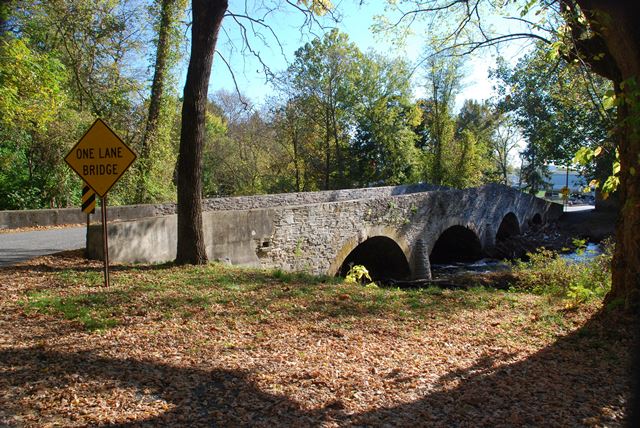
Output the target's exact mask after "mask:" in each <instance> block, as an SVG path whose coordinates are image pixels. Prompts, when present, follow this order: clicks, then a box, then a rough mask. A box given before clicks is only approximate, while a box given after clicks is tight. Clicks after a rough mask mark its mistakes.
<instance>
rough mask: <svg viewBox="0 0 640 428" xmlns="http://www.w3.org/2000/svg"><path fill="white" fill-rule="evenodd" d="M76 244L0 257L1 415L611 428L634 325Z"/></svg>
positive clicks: (616, 318)
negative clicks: (136, 257) (111, 263)
mask: <svg viewBox="0 0 640 428" xmlns="http://www.w3.org/2000/svg"><path fill="white" fill-rule="evenodd" d="M100 275H101V271H100V264H99V263H98V262H91V261H87V260H85V259H83V258H82V257H81V255H80V254H79V253H78V252H65V253H60V254H57V255H53V256H46V257H41V258H39V259H35V260H32V261H29V262H25V263H22V264H20V265H17V266H12V267H7V268H1V269H0V292H1V297H0V426H5V425H6V426H18V427H22V426H24V427H48V426H70V427H72V426H217V425H221V426H265V427H267V426H274V425H275V426H323V427H337V426H460V427H465V426H487V427H496V426H607V427H609V426H623V425H624V418H625V415H626V413H627V412H628V407H629V405H630V403H629V402H630V398H629V397H630V389H631V380H630V376H629V374H630V372H631V362H630V355H629V350H630V349H631V348H632V344H633V343H634V342H633V341H634V340H636V339H637V338H636V336H635V334H636V329H634V328H633V323H632V320H630V319H627V318H625V317H624V316H621V315H611V314H606V313H605V312H604V311H602V310H600V305H601V304H600V303H598V302H594V303H592V304H586V305H583V306H580V307H578V308H574V309H572V310H566V309H565V308H564V307H563V305H562V303H561V302H553V301H549V299H547V298H546V297H544V296H534V295H530V294H524V293H508V292H504V291H496V290H490V289H480V290H475V291H452V290H431V289H430V290H398V289H373V288H364V287H358V286H355V285H345V284H341V283H337V282H336V281H335V280H332V279H326V278H325V279H322V278H311V277H308V276H305V275H287V276H284V275H282V274H280V273H278V274H276V273H270V272H265V271H257V270H247V269H238V268H233V267H229V266H224V265H221V264H211V265H208V266H204V267H187V268H181V267H176V266H173V265H159V266H155V265H150V266H146V265H132V266H115V267H114V268H113V272H112V283H113V284H112V287H111V288H110V289H108V290H107V289H104V288H103V287H102V286H101V283H100V278H101V277H100Z"/></svg>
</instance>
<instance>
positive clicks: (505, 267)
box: [431, 242, 602, 279]
mask: <svg viewBox="0 0 640 428" xmlns="http://www.w3.org/2000/svg"><path fill="white" fill-rule="evenodd" d="M600 254H602V249H601V248H600V246H599V245H598V244H594V243H591V242H590V243H588V244H587V246H586V247H585V248H584V249H583V250H577V251H572V252H571V253H566V254H561V255H560V257H562V258H564V259H567V260H571V261H574V262H576V263H580V262H586V261H589V260H591V259H593V258H594V257H596V256H598V255H600ZM509 270H511V264H510V263H509V262H505V261H503V260H496V259H481V260H478V261H476V262H473V263H462V262H461V263H449V264H434V265H431V275H432V277H433V279H445V278H452V277H455V276H460V275H469V274H485V273H491V272H504V271H509Z"/></svg>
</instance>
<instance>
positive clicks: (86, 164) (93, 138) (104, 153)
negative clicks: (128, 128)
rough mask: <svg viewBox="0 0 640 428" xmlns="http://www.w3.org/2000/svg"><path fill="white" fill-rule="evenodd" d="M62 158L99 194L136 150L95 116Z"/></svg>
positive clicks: (121, 171) (131, 159) (126, 163)
mask: <svg viewBox="0 0 640 428" xmlns="http://www.w3.org/2000/svg"><path fill="white" fill-rule="evenodd" d="M64 160H65V162H67V164H68V165H69V166H70V167H71V169H73V170H74V171H75V172H76V173H78V175H79V176H80V177H81V178H82V179H83V180H84V181H85V183H87V184H88V185H89V186H91V188H92V189H93V190H95V192H96V193H97V194H98V195H99V196H100V197H101V198H102V197H104V195H106V194H107V192H108V191H109V189H111V187H112V186H113V185H114V184H115V183H116V181H118V179H119V178H120V177H121V176H122V174H124V172H125V171H126V170H127V168H129V166H130V165H131V164H132V163H133V161H134V160H136V154H135V153H133V151H131V149H130V148H129V147H128V146H127V145H126V144H125V143H124V141H122V140H121V139H120V137H118V136H117V135H116V133H115V132H113V131H112V130H111V129H109V127H108V126H107V124H106V123H104V122H103V121H102V120H101V119H97V120H96V121H95V122H94V123H93V125H91V128H89V130H88V131H87V132H86V133H85V134H84V136H83V137H82V138H81V139H80V141H78V143H77V144H76V145H75V146H73V148H72V149H71V151H70V152H69V153H68V154H67V156H65V158H64Z"/></svg>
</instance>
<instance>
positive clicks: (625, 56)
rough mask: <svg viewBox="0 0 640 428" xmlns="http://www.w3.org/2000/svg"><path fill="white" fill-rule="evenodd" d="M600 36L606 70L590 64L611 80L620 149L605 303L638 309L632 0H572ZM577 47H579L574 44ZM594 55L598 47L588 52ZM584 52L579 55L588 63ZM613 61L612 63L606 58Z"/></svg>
mask: <svg viewBox="0 0 640 428" xmlns="http://www.w3.org/2000/svg"><path fill="white" fill-rule="evenodd" d="M578 4H579V5H580V7H581V9H582V10H583V11H584V13H585V16H586V17H587V20H588V23H589V25H590V26H591V28H592V29H594V30H596V32H595V34H596V36H594V38H596V39H599V40H601V41H602V42H604V43H602V45H604V47H605V52H604V54H606V56H608V57H610V58H611V61H609V66H610V67H609V69H607V68H606V67H604V68H603V67H597V65H598V64H592V65H593V69H594V71H595V72H596V73H600V74H601V75H603V76H604V77H607V78H610V79H612V80H614V84H615V87H616V92H617V97H618V98H619V99H621V100H622V102H621V103H620V104H619V106H618V117H617V126H616V140H617V146H618V151H619V153H620V173H619V179H620V185H619V187H618V192H619V198H620V207H621V208H620V215H619V220H618V224H617V225H616V248H615V251H614V255H613V263H612V287H611V291H610V292H609V294H608V295H607V297H606V299H605V303H607V304H609V303H614V304H621V305H622V306H623V307H624V308H625V309H633V310H637V309H638V308H640V26H638V25H637V17H638V16H639V14H640V4H638V2H636V1H629V2H616V1H606V0H578ZM578 48H579V47H578ZM594 54H595V55H596V57H597V54H598V52H594ZM589 58H593V55H592V56H591V57H589V56H587V57H586V58H585V60H586V61H587V62H588V63H590V62H589ZM612 62H613V63H612Z"/></svg>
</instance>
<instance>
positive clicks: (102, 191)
mask: <svg viewBox="0 0 640 428" xmlns="http://www.w3.org/2000/svg"><path fill="white" fill-rule="evenodd" d="M64 160H65V162H66V163H67V164H68V165H69V167H71V169H73V170H74V171H75V172H76V173H77V174H78V175H79V176H80V178H82V179H83V180H84V182H85V183H87V185H88V186H90V187H91V189H92V190H93V191H95V193H96V194H97V195H98V196H100V198H101V200H102V210H101V211H102V248H103V258H104V285H105V286H106V287H108V286H109V244H108V242H107V235H108V233H107V226H108V225H107V192H108V191H109V190H110V189H111V187H113V185H114V184H115V183H116V182H117V181H118V179H120V177H122V174H124V172H125V171H126V170H127V168H129V167H130V166H131V164H132V163H133V161H135V160H136V154H135V153H134V152H133V151H132V150H131V149H130V148H129V147H128V146H127V145H126V144H125V143H124V141H122V139H121V138H120V137H118V135H117V134H116V133H115V132H113V131H112V130H111V128H109V127H108V126H107V124H106V123H104V122H103V121H102V119H96V121H95V122H94V123H93V125H91V127H90V128H89V130H88V131H87V132H86V133H85V134H84V135H83V136H82V138H80V141H78V142H77V143H76V145H75V146H73V148H72V149H71V151H70V152H69V153H68V154H67V156H65V158H64ZM85 195H86V198H87V199H86V200H85ZM94 197H95V195H94ZM89 199H90V197H89V192H83V200H82V202H83V211H84V210H85V202H86V205H87V207H86V208H87V209H88V208H89V206H90V203H89ZM93 203H94V206H95V200H94V202H93ZM87 225H88V221H87Z"/></svg>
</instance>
